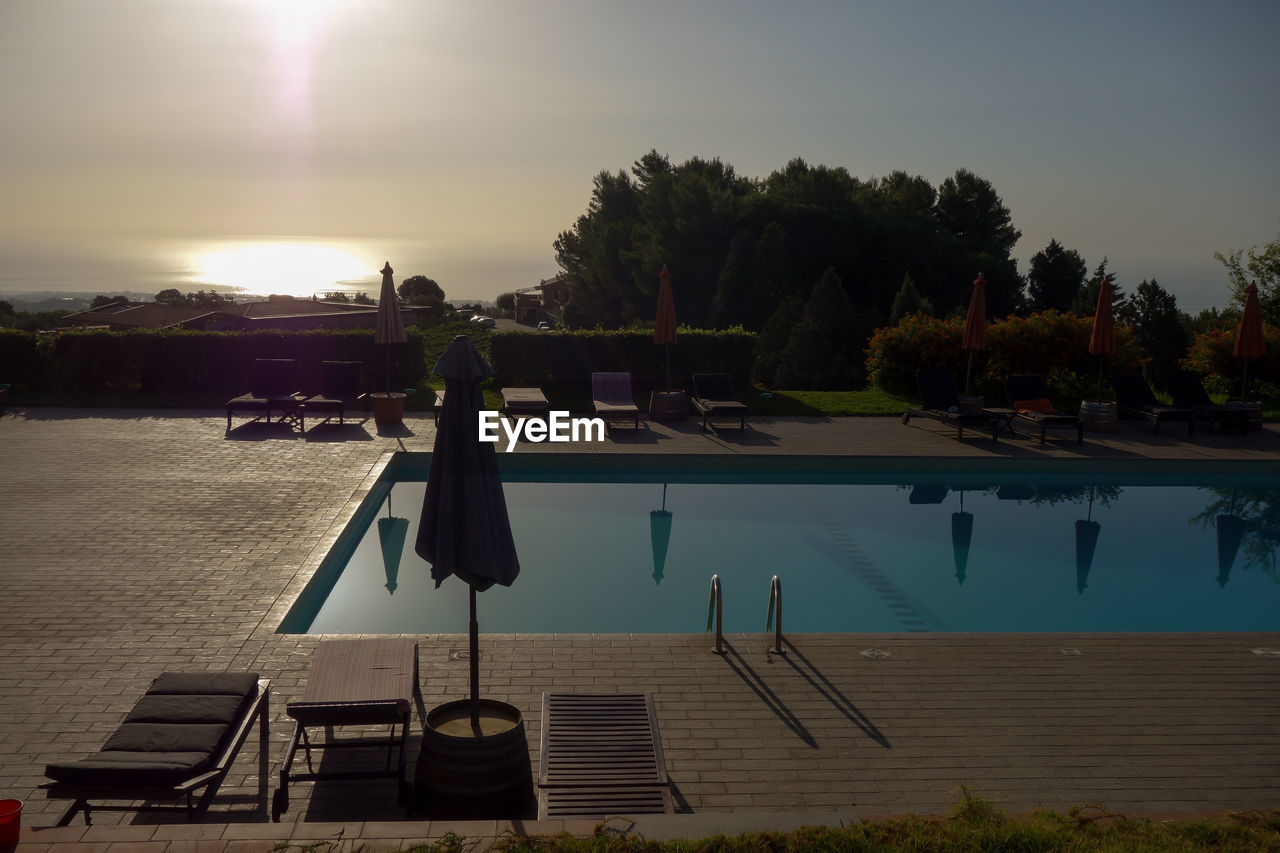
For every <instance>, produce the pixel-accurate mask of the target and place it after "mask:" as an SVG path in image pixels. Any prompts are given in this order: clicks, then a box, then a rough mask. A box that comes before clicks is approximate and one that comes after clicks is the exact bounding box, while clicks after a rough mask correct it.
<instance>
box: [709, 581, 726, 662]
mask: <svg viewBox="0 0 1280 853" xmlns="http://www.w3.org/2000/svg"><path fill="white" fill-rule="evenodd" d="M723 600H724V599H723V597H722V596H721V593H720V576H719V575H712V576H711V599H710V600H709V601H708V602H707V630H708V631H710V630H711V622H712V618H713V617H714V619H715V626H716V647H715V649H713V651H714V652H715V653H716V654H718V655H722V654H724V632H723V631H722V630H721V627H722V625H723V620H722V618H721V617H722V613H721V611H722V607H721V603H722V602H723Z"/></svg>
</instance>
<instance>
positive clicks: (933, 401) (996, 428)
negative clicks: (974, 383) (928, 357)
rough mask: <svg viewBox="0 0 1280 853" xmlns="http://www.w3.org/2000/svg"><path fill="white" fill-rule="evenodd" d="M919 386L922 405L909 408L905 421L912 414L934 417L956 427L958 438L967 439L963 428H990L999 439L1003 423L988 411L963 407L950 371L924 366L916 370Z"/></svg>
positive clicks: (903, 419)
mask: <svg viewBox="0 0 1280 853" xmlns="http://www.w3.org/2000/svg"><path fill="white" fill-rule="evenodd" d="M916 387H917V388H919V389H920V408H918V409H907V410H906V411H905V412H903V413H902V422H903V423H904V424H906V423H910V422H911V418H912V417H922V418H933V419H934V420H936V421H941V422H942V423H944V424H946V425H947V426H953V427H955V428H956V438H959V439H962V438H964V428H965V427H970V428H973V429H982V430H990V431H991V440H992V441H997V440H999V433H1000V428H1001V427H1002V426H1003V422H1002V421H1001V419H1000V418H996V417H993V416H991V415H989V414H987V413H986V412H966V411H963V410H962V409H961V408H960V395H959V392H957V391H956V381H955V379H954V378H953V377H952V376H951V371H949V370H946V369H943V368H940V367H922V368H920V369H919V370H917V371H916Z"/></svg>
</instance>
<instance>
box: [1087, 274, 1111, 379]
mask: <svg viewBox="0 0 1280 853" xmlns="http://www.w3.org/2000/svg"><path fill="white" fill-rule="evenodd" d="M1089 352H1090V353H1092V354H1093V355H1096V356H1098V399H1099V400H1101V399H1102V370H1103V364H1104V363H1105V362H1106V356H1109V355H1115V352H1116V324H1115V320H1114V318H1112V316H1111V276H1109V275H1108V276H1104V277H1103V279H1102V287H1100V288H1098V307H1097V308H1095V309H1094V312H1093V334H1092V335H1090V336H1089Z"/></svg>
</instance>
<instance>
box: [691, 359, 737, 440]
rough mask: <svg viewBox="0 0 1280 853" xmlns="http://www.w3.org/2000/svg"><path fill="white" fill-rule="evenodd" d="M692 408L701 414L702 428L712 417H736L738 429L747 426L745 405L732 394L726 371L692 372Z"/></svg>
mask: <svg viewBox="0 0 1280 853" xmlns="http://www.w3.org/2000/svg"><path fill="white" fill-rule="evenodd" d="M693 408H694V409H696V410H697V412H698V414H700V415H702V428H703V429H704V430H705V429H706V428H707V421H709V420H711V419H713V418H729V419H733V418H737V419H738V429H746V428H747V407H746V404H745V403H740V402H738V400H737V399H736V398H735V397H734V395H733V379H732V378H731V377H730V376H729V374H727V373H695V374H693Z"/></svg>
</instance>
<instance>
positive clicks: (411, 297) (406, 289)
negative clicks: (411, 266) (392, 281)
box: [396, 275, 444, 306]
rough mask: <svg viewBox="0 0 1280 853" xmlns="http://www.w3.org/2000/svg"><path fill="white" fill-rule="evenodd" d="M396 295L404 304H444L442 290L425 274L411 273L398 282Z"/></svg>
mask: <svg viewBox="0 0 1280 853" xmlns="http://www.w3.org/2000/svg"><path fill="white" fill-rule="evenodd" d="M396 295H397V296H399V297H400V301H401V302H403V303H405V304H406V305H438V306H442V305H444V291H443V290H441V289H440V285H438V284H436V283H435V281H434V280H433V279H429V278H427V277H426V276H425V275H411V276H409V277H408V278H406V279H405V280H404V281H402V282H400V286H399V287H398V288H396Z"/></svg>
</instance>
